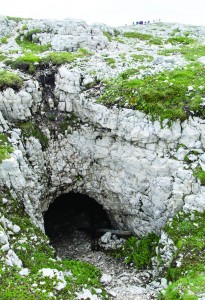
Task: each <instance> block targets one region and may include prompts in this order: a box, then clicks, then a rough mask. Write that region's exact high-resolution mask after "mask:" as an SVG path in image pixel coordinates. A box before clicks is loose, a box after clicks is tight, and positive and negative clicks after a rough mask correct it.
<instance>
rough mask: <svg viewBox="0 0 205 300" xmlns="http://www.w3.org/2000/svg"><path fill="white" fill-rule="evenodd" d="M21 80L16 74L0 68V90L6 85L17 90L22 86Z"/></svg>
mask: <svg viewBox="0 0 205 300" xmlns="http://www.w3.org/2000/svg"><path fill="white" fill-rule="evenodd" d="M22 85H23V80H22V79H21V78H20V77H19V76H18V75H16V74H14V73H12V72H10V71H7V70H0V90H1V91H2V90H4V89H6V88H8V87H11V88H13V89H14V90H18V89H20V88H21V87H22Z"/></svg>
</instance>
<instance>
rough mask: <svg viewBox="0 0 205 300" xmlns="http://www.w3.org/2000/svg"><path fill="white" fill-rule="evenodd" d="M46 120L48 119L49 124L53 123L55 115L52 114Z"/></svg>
mask: <svg viewBox="0 0 205 300" xmlns="http://www.w3.org/2000/svg"><path fill="white" fill-rule="evenodd" d="M48 119H49V120H50V121H51V122H54V121H55V115H54V114H51V115H48Z"/></svg>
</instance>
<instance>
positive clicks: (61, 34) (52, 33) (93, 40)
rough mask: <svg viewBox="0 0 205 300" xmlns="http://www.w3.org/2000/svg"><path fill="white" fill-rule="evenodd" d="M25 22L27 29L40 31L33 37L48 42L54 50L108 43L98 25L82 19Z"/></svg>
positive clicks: (74, 48)
mask: <svg viewBox="0 0 205 300" xmlns="http://www.w3.org/2000/svg"><path fill="white" fill-rule="evenodd" d="M26 24H27V31H31V30H36V29H38V30H39V31H40V32H38V33H36V34H35V35H34V38H35V39H37V40H38V41H39V43H40V44H42V45H45V44H48V43H50V44H51V47H52V49H53V50H54V51H75V50H77V49H78V48H88V49H91V50H95V49H96V48H99V49H103V48H105V47H106V46H107V45H108V40H107V38H106V37H105V36H104V35H103V33H102V31H101V30H100V29H99V28H98V27H96V26H93V27H92V26H88V25H87V24H86V23H85V22H84V21H82V20H72V19H65V20H62V21H57V20H50V21H49V20H31V21H29V22H27V23H26ZM27 31H25V33H26V32H27Z"/></svg>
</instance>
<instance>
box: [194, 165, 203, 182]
mask: <svg viewBox="0 0 205 300" xmlns="http://www.w3.org/2000/svg"><path fill="white" fill-rule="evenodd" d="M193 175H194V176H195V177H196V178H197V179H199V180H200V182H201V185H205V171H203V170H202V168H201V167H197V168H196V169H195V170H194V172H193Z"/></svg>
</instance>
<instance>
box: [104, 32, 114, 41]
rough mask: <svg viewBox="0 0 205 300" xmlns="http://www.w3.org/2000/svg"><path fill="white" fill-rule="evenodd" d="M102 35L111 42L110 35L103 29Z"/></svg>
mask: <svg viewBox="0 0 205 300" xmlns="http://www.w3.org/2000/svg"><path fill="white" fill-rule="evenodd" d="M103 35H104V36H106V38H107V39H108V41H109V42H112V35H111V34H110V33H108V32H106V31H103Z"/></svg>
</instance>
